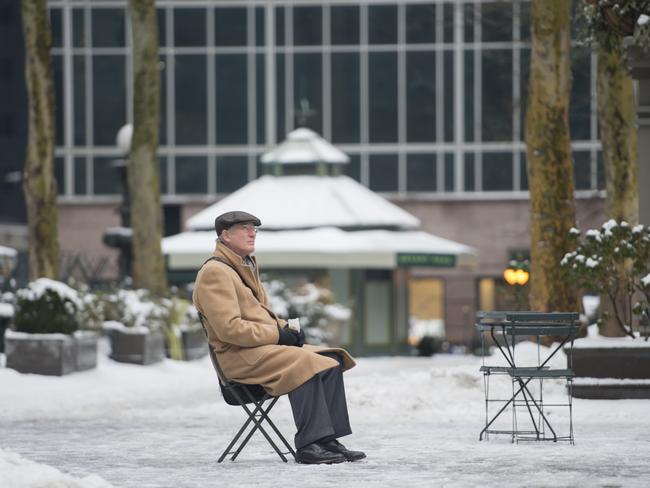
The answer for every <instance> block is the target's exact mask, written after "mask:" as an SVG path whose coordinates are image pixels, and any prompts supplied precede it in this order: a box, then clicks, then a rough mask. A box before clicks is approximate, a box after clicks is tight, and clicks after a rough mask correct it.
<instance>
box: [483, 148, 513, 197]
mask: <svg viewBox="0 0 650 488" xmlns="http://www.w3.org/2000/svg"><path fill="white" fill-rule="evenodd" d="M483 191H512V153H484V154H483Z"/></svg>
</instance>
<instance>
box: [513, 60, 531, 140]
mask: <svg viewBox="0 0 650 488" xmlns="http://www.w3.org/2000/svg"><path fill="white" fill-rule="evenodd" d="M520 60H521V65H520V70H521V71H520V75H519V76H520V78H519V87H520V92H521V99H520V100H519V105H520V106H521V113H520V124H521V125H520V127H521V128H522V130H521V131H520V137H519V138H520V140H522V141H523V140H524V139H525V137H526V133H525V130H524V129H525V127H526V110H527V108H528V73H529V72H530V49H522V50H521V51H520ZM514 103H517V100H515V101H514Z"/></svg>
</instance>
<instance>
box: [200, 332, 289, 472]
mask: <svg viewBox="0 0 650 488" xmlns="http://www.w3.org/2000/svg"><path fill="white" fill-rule="evenodd" d="M201 322H202V324H201V325H203V320H201ZM203 332H205V335H206V337H207V335H208V334H207V330H206V329H205V326H203ZM208 350H209V352H210V359H211V360H212V366H214V370H215V372H216V373H217V377H218V378H219V386H220V387H221V394H222V396H223V399H224V400H225V401H226V403H227V404H228V405H235V406H236V405H239V406H241V407H242V408H243V409H244V411H245V412H246V415H247V418H246V421H245V422H244V425H242V426H241V428H240V429H239V431H238V432H237V434H236V435H235V437H234V438H233V439H232V441H230V444H228V447H226V449H225V450H224V451H223V453H222V454H221V456H220V457H219V460H218V462H222V461H223V460H224V459H225V457H226V456H227V455H229V454H232V457H231V458H230V460H231V461H234V460H235V459H237V456H239V453H240V452H241V451H242V449H244V447H245V446H246V444H247V443H248V441H249V440H250V438H251V437H252V436H253V434H254V433H255V432H256V431H258V430H259V431H260V432H261V433H262V435H263V436H264V437H265V439H266V440H267V441H268V443H269V444H271V447H273V449H274V450H275V452H276V453H277V454H278V456H280V459H282V460H283V461H284V462H285V463H286V462H287V458H286V456H285V454H291V455H292V456H293V458H294V459H295V458H296V453H295V451H294V450H293V448H292V447H291V446H290V445H289V443H288V442H287V440H286V439H285V438H284V436H283V435H282V433H281V432H280V431H279V430H278V428H277V427H276V426H275V424H274V423H273V421H272V420H271V419H270V417H269V412H270V411H271V409H272V408H273V406H274V405H275V404H276V403H277V401H278V400H279V399H280V397H277V396H272V395H269V394H268V393H267V392H266V390H264V388H263V387H262V386H261V385H246V384H244V383H238V382H236V381H230V380H229V379H228V378H226V375H225V374H224V373H223V370H222V369H221V366H219V361H218V360H217V355H216V353H215V352H214V350H213V349H212V346H210V344H208ZM267 402H268V403H267ZM265 404H266V405H265ZM253 405H254V407H253ZM264 423H266V426H267V427H271V429H272V430H273V432H275V434H276V435H277V436H278V438H279V439H280V441H282V443H283V444H284V446H285V447H286V448H287V449H288V452H283V451H281V450H280V448H279V447H278V446H277V444H276V443H275V442H274V441H273V439H272V438H271V436H270V435H269V434H268V432H267V431H266V429H265V428H264V425H262V424H264ZM251 424H252V427H251V429H250V430H249V432H248V433H247V434H246V436H245V437H244V438H243V440H242V441H241V442H240V443H239V446H238V447H237V448H235V444H237V441H238V440H239V439H240V438H241V437H242V435H243V434H244V432H245V431H246V430H247V429H248V427H249V426H251Z"/></svg>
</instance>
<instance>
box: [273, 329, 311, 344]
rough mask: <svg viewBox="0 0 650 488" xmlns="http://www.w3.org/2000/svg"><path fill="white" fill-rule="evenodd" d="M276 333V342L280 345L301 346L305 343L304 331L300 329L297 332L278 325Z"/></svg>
mask: <svg viewBox="0 0 650 488" xmlns="http://www.w3.org/2000/svg"><path fill="white" fill-rule="evenodd" d="M278 333H279V337H278V344H279V345H280V346H296V347H302V346H304V345H305V333H304V332H303V331H302V330H300V332H297V331H295V330H293V329H290V328H289V326H288V325H285V326H284V327H280V326H278Z"/></svg>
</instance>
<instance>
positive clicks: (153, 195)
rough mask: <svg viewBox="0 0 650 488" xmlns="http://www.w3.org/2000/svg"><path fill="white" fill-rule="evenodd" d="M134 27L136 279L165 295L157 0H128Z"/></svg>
mask: <svg viewBox="0 0 650 488" xmlns="http://www.w3.org/2000/svg"><path fill="white" fill-rule="evenodd" d="M129 14H130V17H131V25H132V32H133V93H134V99H133V119H134V120H133V140H132V143H131V152H130V156H129V166H128V179H129V190H130V193H131V227H132V230H133V261H132V264H133V283H134V286H135V287H138V288H147V289H149V290H151V291H152V292H154V293H156V294H159V295H164V294H166V293H167V277H166V274H165V262H164V259H163V255H162V249H161V239H162V233H163V232H162V210H161V207H160V186H159V181H160V168H159V164H158V156H157V148H158V127H159V119H160V77H159V76H160V75H159V69H158V26H157V22H156V6H155V2H154V0H129Z"/></svg>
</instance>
